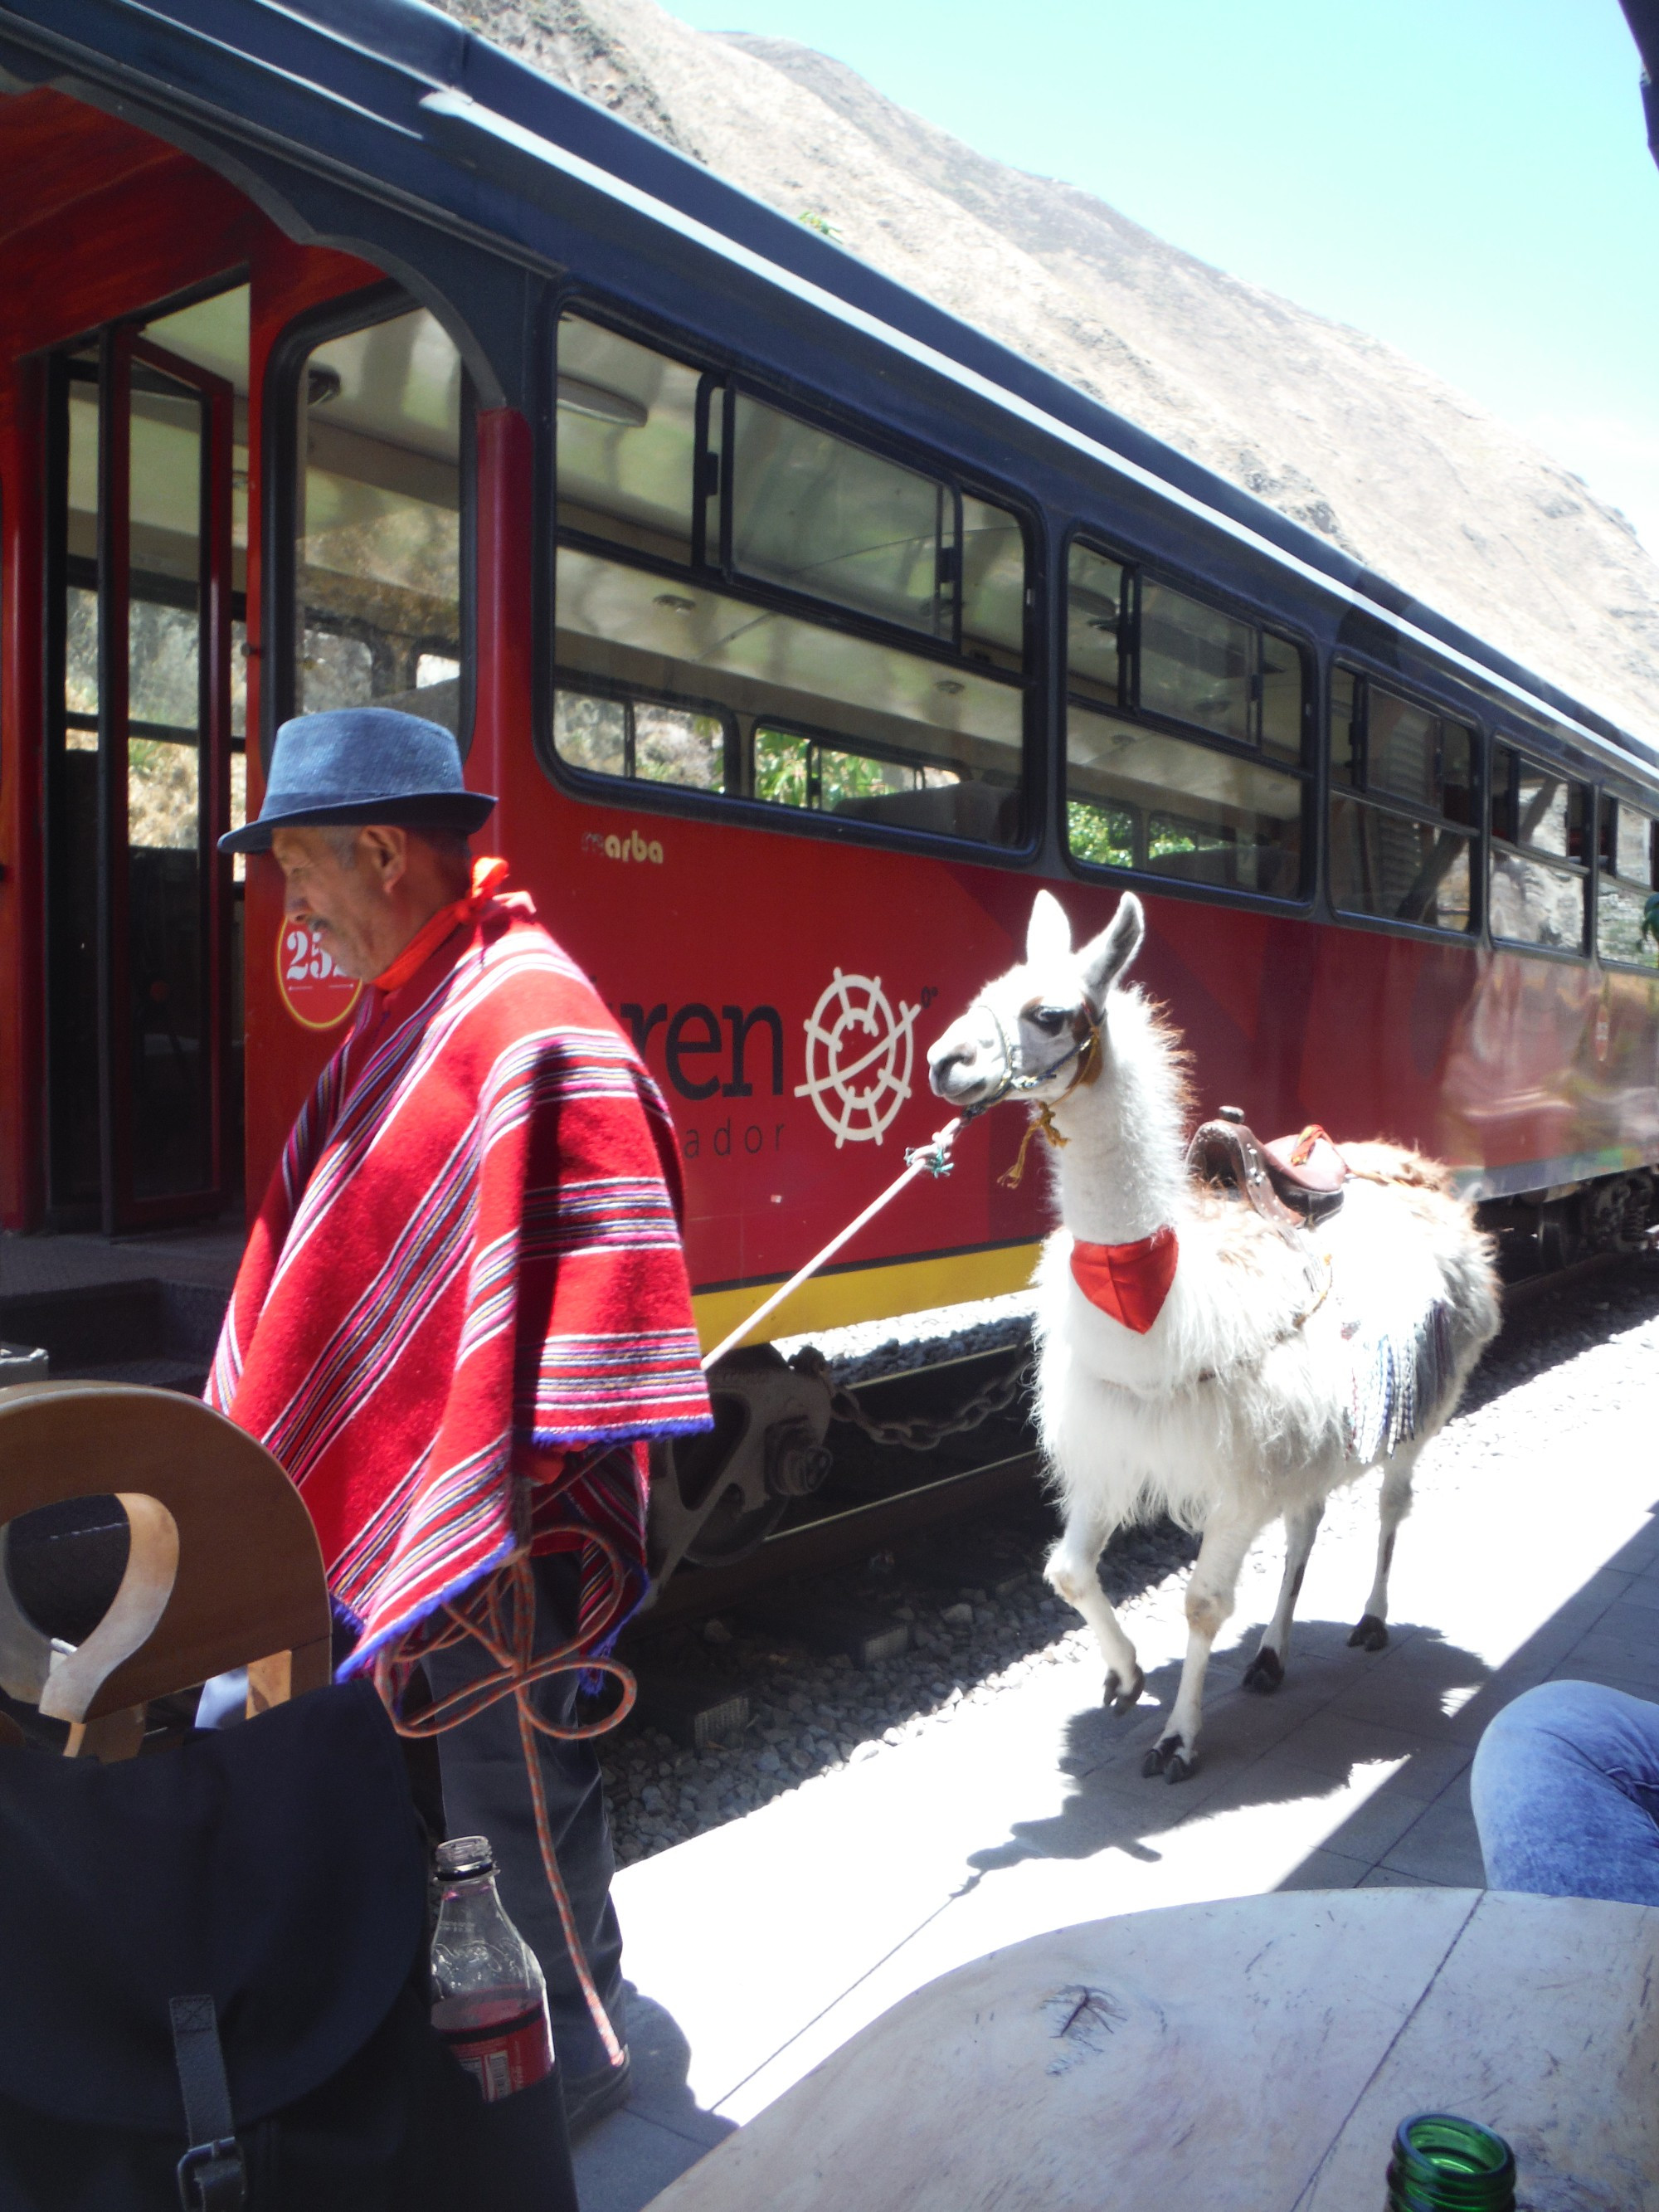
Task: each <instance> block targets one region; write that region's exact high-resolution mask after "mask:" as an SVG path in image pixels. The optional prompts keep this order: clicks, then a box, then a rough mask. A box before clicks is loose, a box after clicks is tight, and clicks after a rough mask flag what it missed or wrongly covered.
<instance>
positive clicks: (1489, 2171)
mask: <svg viewBox="0 0 1659 2212" xmlns="http://www.w3.org/2000/svg"><path fill="white" fill-rule="evenodd" d="M1387 2212H1515V2153H1514V2152H1513V2151H1512V2150H1511V2149H1510V2147H1509V2145H1508V2144H1507V2143H1506V2142H1504V2138H1503V2136H1495V2135H1493V2133H1492V2130H1491V2129H1490V2128H1483V2127H1481V2126H1480V2124H1479V2123H1478V2122H1477V2121H1474V2120H1460V2119H1458V2118H1456V2117H1455V2115H1454V2114H1452V2113H1450V2112H1415V2113H1413V2115H1412V2117H1411V2118H1409V2119H1405V2120H1401V2123H1400V2125H1399V2126H1398V2128H1396V2129H1395V2137H1394V2156H1393V2157H1392V2158H1391V2159H1390V2160H1389V2196H1388V2204H1387Z"/></svg>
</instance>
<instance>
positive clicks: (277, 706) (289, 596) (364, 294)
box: [259, 278, 478, 775]
mask: <svg viewBox="0 0 1659 2212" xmlns="http://www.w3.org/2000/svg"><path fill="white" fill-rule="evenodd" d="M422 308H425V309H426V311H427V312H428V313H431V312H432V310H431V308H430V307H428V302H427V301H424V300H421V299H417V298H416V296H415V295H414V294H413V293H411V292H410V290H409V289H407V288H406V287H405V286H404V285H402V284H400V283H398V282H397V281H396V279H395V278H387V279H386V281H385V282H383V283H378V284H370V285H366V286H362V287H360V288H359V289H357V290H356V291H354V292H347V293H341V294H339V295H337V296H336V297H334V298H333V299H330V300H325V301H322V302H321V303H320V304H319V306H317V307H308V308H307V309H305V310H304V311H303V312H302V313H300V314H297V315H295V316H294V317H293V318H292V319H291V320H290V321H289V322H287V323H285V324H284V325H283V328H282V330H281V331H279V332H278V334H277V336H276V339H275V341H274V342H273V343H272V345H271V349H270V356H269V357H268V359H267V361H266V364H265V374H264V385H263V387H262V392H261V404H262V408H263V420H262V426H261V435H260V441H259V443H260V468H261V479H262V487H263V493H264V496H263V499H262V501H261V510H262V511H261V515H260V524H259V543H260V551H261V555H262V561H263V571H264V573H263V578H262V583H261V588H260V595H259V596H260V601H261V614H262V618H263V619H262V624H261V632H262V634H261V637H260V641H259V758H260V769H261V773H262V775H269V774H270V752H271V747H272V745H273V744H274V743H275V740H276V732H277V730H278V729H279V728H280V727H281V726H282V724H283V722H285V721H287V720H289V719H290V718H291V717H292V715H293V714H294V713H295V701H296V696H297V684H296V678H297V673H298V668H299V661H298V652H299V635H298V610H299V580H298V568H299V562H298V556H297V546H298V530H297V523H298V518H299V511H300V510H299V485H300V471H301V455H300V450H299V435H298V434H299V399H300V379H301V376H302V375H303V374H304V373H305V368H306V363H307V360H308V359H309V357H310V356H311V355H312V354H313V352H314V351H315V350H316V349H317V348H318V347H319V345H325V344H326V343H328V341H329V340H330V339H331V338H340V337H350V336H352V335H353V333H354V332H356V331H364V330H368V329H370V328H372V327H373V326H374V325H376V324H380V323H389V322H393V321H395V320H396V319H398V316H400V315H407V314H413V313H416V312H418V311H419V310H421V309H422ZM459 466H460V513H459V577H458V581H459V591H460V610H459V611H460V623H459V629H460V690H459V700H458V705H457V710H456V718H455V719H456V724H457V727H456V731H455V741H456V744H457V745H458V747H459V750H460V755H461V758H462V759H463V760H465V759H466V757H467V756H468V755H469V754H470V753H471V750H472V741H473V738H474V734H475V731H476V725H477V690H478V682H477V677H478V623H477V614H478V592H477V568H478V527H477V526H478V440H477V393H476V392H475V391H474V388H473V383H472V378H471V373H470V372H469V371H468V370H467V368H466V366H465V356H463V360H462V377H461V423H460V455H459Z"/></svg>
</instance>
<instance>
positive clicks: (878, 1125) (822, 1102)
mask: <svg viewBox="0 0 1659 2212" xmlns="http://www.w3.org/2000/svg"><path fill="white" fill-rule="evenodd" d="M920 1012H921V1007H920V1006H906V1005H905V1003H904V1001H903V1000H902V999H901V1000H899V1006H898V1012H897V1013H896V1014H895V1012H893V1009H892V1007H891V1006H890V1004H889V1003H888V1000H887V994H886V993H885V992H884V990H883V989H882V987H881V978H880V976H879V975H842V972H841V969H839V968H837V969H836V974H835V981H833V982H832V983H830V984H829V987H828V988H827V989H826V990H825V991H824V993H823V996H822V998H820V999H819V1000H818V1002H817V1006H814V1007H813V1009H812V1011H811V1014H810V1015H809V1016H808V1018H807V1020H806V1024H805V1028H806V1080H805V1083H798V1084H797V1085H795V1096H796V1097H797V1098H810V1099H811V1102H812V1103H813V1105H814V1106H815V1107H816V1108H817V1113H818V1118H819V1120H820V1121H822V1122H823V1124H824V1127H826V1128H828V1129H829V1130H831V1131H833V1133H834V1134H835V1139H836V1151H837V1152H839V1151H840V1150H841V1148H842V1146H843V1145H848V1144H852V1145H867V1144H870V1143H875V1144H879V1143H880V1142H881V1140H882V1138H883V1135H884V1133H885V1132H886V1130H887V1129H888V1127H890V1124H891V1122H892V1120H893V1117H894V1115H896V1113H897V1112H898V1110H899V1108H900V1107H901V1106H902V1105H903V1103H904V1102H905V1100H906V1099H907V1098H908V1097H909V1096H910V1069H911V1066H912V1064H913V1062H914V1060H915V1021H916V1016H917V1015H918V1014H919V1013H920Z"/></svg>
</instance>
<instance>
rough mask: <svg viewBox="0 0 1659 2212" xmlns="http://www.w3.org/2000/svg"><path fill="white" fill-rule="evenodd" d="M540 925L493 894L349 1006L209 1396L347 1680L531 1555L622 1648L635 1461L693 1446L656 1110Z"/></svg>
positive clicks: (687, 1344)
mask: <svg viewBox="0 0 1659 2212" xmlns="http://www.w3.org/2000/svg"><path fill="white" fill-rule="evenodd" d="M503 872H504V870H502V869H501V867H500V865H499V863H498V864H495V866H493V867H491V868H490V869H489V870H488V871H486V870H485V868H484V867H483V866H481V867H480V869H479V871H478V878H477V880H478V881H479V882H480V884H481V885H482V884H487V883H488V882H489V880H491V879H493V878H495V877H496V876H498V875H499V874H501V873H503ZM533 916H534V908H532V906H531V904H530V902H529V901H528V900H527V899H526V898H523V897H522V896H510V897H507V898H491V897H489V896H487V895H485V892H484V890H483V889H482V888H481V889H480V890H478V891H476V892H475V894H474V896H472V897H471V899H469V900H463V901H460V902H457V905H456V907H455V908H453V909H447V911H446V915H444V916H441V917H435V921H434V922H433V923H431V924H428V928H427V930H426V931H423V932H422V935H421V937H420V938H418V939H416V942H415V944H414V945H412V946H411V947H410V950H409V951H408V952H406V953H405V955H404V957H403V958H402V959H400V960H399V961H398V963H395V964H394V967H393V968H392V969H389V970H388V971H387V974H386V976H385V977H383V978H382V979H381V985H384V986H387V987H380V985H377V986H376V987H374V988H372V989H370V990H368V991H366V992H365V993H364V997H363V1005H362V1008H361V1010H360V1012H359V1014H358V1017H357V1019H356V1023H355V1024H354V1025H353V1029H352V1031H351V1034H350V1036H349V1037H348V1039H347V1041H346V1042H345V1043H344V1045H343V1047H342V1048H341V1049H340V1050H339V1051H338V1052H337V1054H335V1056H334V1058H333V1059H332V1060H331V1061H330V1063H329V1065H328V1066H327V1067H326V1068H325V1069H324V1071H323V1073H322V1076H321V1078H320V1079H319V1082H318V1085H317V1088H316V1091H315V1092H314V1094H313V1097H312V1098H311V1101H310V1103H308V1104H307V1107H306V1108H305V1109H304V1111H303V1112H302V1113H301V1115H300V1118H299V1120H298V1121H297V1122H296V1123H295V1127H294V1132H293V1134H292V1135H291V1137H290V1138H289V1142H288V1146H287V1148H286V1150H285V1152H283V1161H282V1164H281V1167H280V1168H279V1170H278V1171H277V1173H276V1176H274V1177H273V1178H272V1181H271V1186H270V1191H269V1193H268V1194H267V1195H266V1198H265V1202H264V1206H263V1208H262V1209H261V1211H260V1214H259V1218H258V1222H257V1223H256V1224H255V1226H254V1229H253V1233H252V1237H250V1239H249V1241H248V1248H247V1251H246V1255H244V1258H243V1261H242V1266H241V1270H240V1273H239V1275H238V1277H237V1279H236V1288H235V1290H234V1292H233V1294H232V1297H231V1302H230V1308H229V1310H228V1313H227V1315H226V1316H225V1325H224V1330H223V1334H222V1336H221V1338H220V1341H219V1349H218V1353H217V1356H216V1359H215V1362H214V1367H213V1373H212V1376H211V1377H210V1381H209V1383H208V1389H207V1400H208V1403H209V1404H210V1405H211V1406H214V1407H216V1408H217V1409H218V1410H219V1411H220V1412H221V1413H228V1414H229V1416H230V1418H231V1419H233V1420H234V1421H235V1422H236V1423H237V1424H238V1425H239V1426H240V1427H242V1428H244V1429H246V1430H247V1431H249V1433H250V1434H251V1435H252V1436H255V1437H258V1439H259V1441H260V1443H263V1444H264V1446H265V1447H266V1449H268V1450H270V1452H271V1453H273V1454H274V1455H275V1456H276V1458H277V1459H278V1460H280V1461H281V1462H282V1464H283V1467H285V1468H287V1470H288V1472H289V1474H290V1475H291V1476H292V1478H293V1480H294V1481H295V1483H296V1484H297V1486H299V1490H300V1493H301V1496H302V1497H303V1498H304V1499H305V1501H306V1504H307V1507H308V1508H309V1509H310V1512H311V1517H312V1519H313V1522H315V1524H316V1527H317V1532H318V1535H319V1539H320V1541H321V1545H322V1553H323V1559H324V1562H325V1566H326V1568H327V1571H328V1580H329V1587H330V1589H331V1591H332V1593H333V1595H334V1599H335V1602H336V1605H337V1608H338V1609H339V1610H340V1611H342V1612H343V1613H344V1614H345V1615H346V1616H347V1617H348V1619H349V1621H350V1622H351V1624H352V1625H353V1626H354V1627H355V1628H356V1632H357V1640H356V1647H355V1649H354V1650H353V1652H352V1654H351V1657H350V1659H349V1661H348V1662H347V1669H348V1671H356V1669H358V1668H362V1667H364V1666H366V1665H367V1664H368V1663H369V1662H370V1661H371V1660H372V1659H373V1657H374V1655H375V1654H376V1653H377V1652H378V1651H380V1650H386V1649H388V1648H389V1647H393V1646H396V1645H397V1644H399V1643H400V1642H403V1641H404V1639H410V1638H411V1632H413V1631H416V1630H417V1629H418V1628H419V1626H420V1624H421V1623H422V1621H423V1620H426V1618H427V1617H428V1615H429V1614H431V1613H433V1612H435V1609H436V1608H438V1607H441V1606H442V1605H443V1604H444V1603H446V1602H447V1601H449V1600H451V1599H453V1598H458V1597H459V1596H460V1595H462V1594H463V1593H465V1591H466V1590H467V1589H469V1588H471V1586H472V1585H474V1584H475V1583H477V1582H478V1581H479V1580H480V1578H481V1577H483V1576H485V1575H486V1574H488V1573H489V1571H491V1570H492V1569H493V1568H495V1567H496V1566H497V1565H501V1563H502V1562H503V1561H504V1560H505V1559H507V1558H508V1557H509V1556H511V1555H512V1554H513V1553H515V1552H516V1551H519V1550H520V1549H521V1548H523V1547H525V1546H526V1545H528V1546H529V1547H530V1548H531V1549H532V1550H550V1549H557V1548H578V1547H579V1548H580V1549H581V1551H582V1552H583V1554H584V1556H583V1560H582V1568H583V1572H582V1577H581V1601H580V1630H579V1633H581V1634H582V1635H583V1636H584V1637H586V1635H587V1634H588V1632H589V1631H590V1628H591V1629H592V1630H593V1631H594V1632H597V1631H598V1630H599V1628H600V1627H602V1626H604V1625H605V1624H606V1623H609V1625H610V1626H611V1627H612V1628H614V1626H616V1624H617V1622H618V1621H620V1620H622V1619H623V1618H625V1617H626V1614H627V1613H628V1612H629V1611H631V1610H632V1607H633V1606H634V1604H635V1602H637V1599H638V1596H639V1595H640V1593H641V1589H642V1587H643V1581H644V1559H645V1545H644V1499H645V1486H644V1457H645V1455H644V1447H643V1444H642V1443H640V1442H638V1441H636V1440H639V1439H643V1438H646V1437H652V1436H658V1435H663V1434H679V1433H684V1432H685V1431H690V1430H696V1429H702V1428H707V1427H708V1425H709V1412H708V1394H707V1392H706V1390H705V1389H704V1387H703V1381H702V1371H701V1369H700V1367H699V1364H698V1345H697V1338H696V1331H695V1329H694V1328H693V1326H692V1319H691V1302H690V1291H689V1289H688V1286H687V1282H686V1274H685V1264H684V1257H683V1255H682V1254H681V1250H680V1243H679V1234H678V1222H677V1216H678V1199H679V1163H678V1152H677V1149H676V1146H675V1142H674V1136H673V1131H672V1128H671V1125H670V1122H669V1119H668V1115H667V1112H666V1109H665V1107H664V1105H663V1102H662V1099H661V1097H659V1093H658V1091H657V1090H656V1087H655V1085H653V1083H652V1081H651V1079H650V1077H649V1076H648V1075H647V1073H646V1072H645V1070H644V1068H643V1067H642V1066H641V1064H640V1061H639V1060H638V1058H637V1056H636V1055H635V1053H634V1051H633V1050H632V1048H631V1047H630V1046H629V1044H628V1042H626V1040H625V1039H624V1038H623V1035H622V1033H621V1031H620V1030H618V1029H617V1025H616V1024H615V1023H614V1022H613V1021H612V1020H611V1018H610V1016H609V1015H608V1014H607V1013H606V1012H605V1009H604V1007H603V1006H601V1005H600V1004H599V1000H597V999H596V998H595V997H594V995H593V993H592V990H591V989H590V988H589V987H588V985H587V982H586V979H585V978H584V977H583V976H582V975H581V974H580V971H579V970H578V969H576V968H575V967H574V966H573V965H572V963H571V962H570V961H569V960H568V959H567V958H566V957H565V955H564V954H563V953H562V951H560V949H559V947H558V946H557V945H556V944H555V943H554V942H553V940H552V939H551V938H550V936H549V935H548V934H547V933H546V931H545V930H544V929H543V928H542V927H540V926H539V925H538V923H537V922H536V921H534V919H533ZM446 923H447V925H448V926H447V927H446ZM411 961H412V969H411ZM630 1442H633V1443H634V1449H633V1450H632V1451H627V1450H623V1451H611V1452H610V1453H608V1454H606V1453H605V1452H603V1451H598V1452H596V1451H594V1450H591V1449H582V1448H583V1447H590V1446H600V1447H603V1446H605V1445H607V1444H617V1443H623V1444H626V1443H630ZM587 1530H592V1531H595V1532H597V1533H599V1534H602V1535H603V1536H604V1537H605V1538H606V1539H608V1540H609V1542H610V1544H611V1547H614V1550H615V1551H616V1553H618V1554H619V1555H620V1557H621V1558H622V1559H623V1562H624V1571H625V1574H626V1576H627V1579H628V1582H629V1588H628V1589H626V1590H623V1591H617V1589H616V1586H615V1572H614V1570H613V1568H612V1567H611V1565H610V1562H609V1560H608V1559H607V1557H606V1555H605V1551H604V1550H603V1549H602V1547H600V1546H599V1545H598V1544H594V1543H592V1542H591V1541H586V1539H585V1536H584V1534H582V1533H581V1532H584V1531H587ZM411 1640H412V1641H413V1642H418V1640H419V1639H418V1638H412V1639H411ZM405 1648H406V1649H407V1648H408V1646H407V1645H406V1646H405Z"/></svg>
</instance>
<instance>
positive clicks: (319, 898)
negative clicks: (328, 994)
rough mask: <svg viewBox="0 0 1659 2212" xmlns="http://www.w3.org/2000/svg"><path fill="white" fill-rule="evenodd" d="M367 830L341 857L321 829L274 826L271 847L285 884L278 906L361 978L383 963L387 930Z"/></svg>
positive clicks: (344, 971)
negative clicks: (367, 849)
mask: <svg viewBox="0 0 1659 2212" xmlns="http://www.w3.org/2000/svg"><path fill="white" fill-rule="evenodd" d="M370 836H371V833H369V832H366V831H362V830H360V831H359V832H358V833H357V836H356V839H355V840H354V841H353V842H352V844H351V845H350V846H349V848H347V857H346V858H345V859H344V860H342V858H341V857H340V851H339V847H338V844H337V841H336V838H335V837H333V836H328V835H325V833H324V832H323V831H322V830H320V829H278V830H277V831H276V833H275V835H274V836H272V838H271V841H270V849H271V853H272V854H273V855H274V857H275V859H276V863H277V866H279V867H280V868H281V869H282V872H283V882H284V884H285V887H286V896H285V898H284V901H283V911H284V912H285V913H286V914H287V915H288V918H289V921H297V922H299V923H300V924H301V926H302V927H306V928H308V929H310V930H311V931H312V932H313V934H314V935H315V937H316V938H317V939H318V941H319V944H320V945H322V947H323V949H324V951H325V952H327V953H328V954H329V956H330V957H331V959H332V960H333V963H334V964H335V966H336V967H337V969H339V970H340V971H341V973H342V974H343V975H357V976H361V977H362V980H363V981H365V982H368V981H371V980H372V979H373V978H374V976H376V975H379V974H380V970H381V969H382V968H384V967H385V965H386V958H385V956H384V954H383V953H382V952H381V951H380V950H379V949H378V948H379V947H380V945H381V942H382V939H383V935H384V932H385V929H386V890H385V880H384V872H383V871H382V870H381V869H380V868H377V867H374V866H365V865H364V862H365V860H366V859H372V858H375V857H378V855H366V854H365V853H364V850H363V847H364V844H365V842H368V840H369V838H370Z"/></svg>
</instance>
